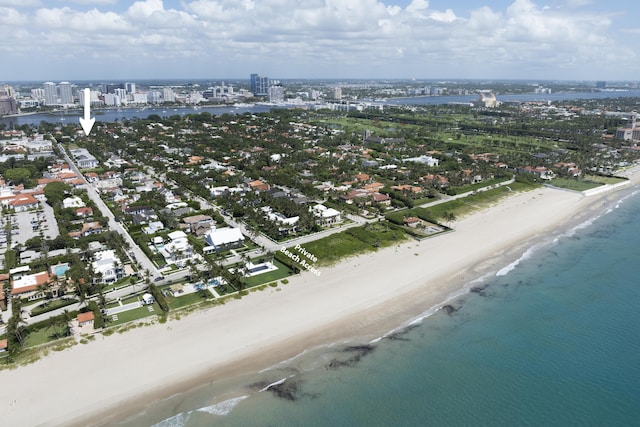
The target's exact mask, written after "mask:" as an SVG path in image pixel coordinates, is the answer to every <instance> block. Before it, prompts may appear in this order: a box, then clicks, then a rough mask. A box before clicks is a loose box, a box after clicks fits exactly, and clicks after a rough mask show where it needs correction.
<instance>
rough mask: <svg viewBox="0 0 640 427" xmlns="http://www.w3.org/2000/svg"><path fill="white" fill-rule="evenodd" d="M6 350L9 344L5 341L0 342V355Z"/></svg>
mask: <svg viewBox="0 0 640 427" xmlns="http://www.w3.org/2000/svg"><path fill="white" fill-rule="evenodd" d="M8 348H9V344H8V342H7V340H0V353H2V352H4V351H7V349H8Z"/></svg>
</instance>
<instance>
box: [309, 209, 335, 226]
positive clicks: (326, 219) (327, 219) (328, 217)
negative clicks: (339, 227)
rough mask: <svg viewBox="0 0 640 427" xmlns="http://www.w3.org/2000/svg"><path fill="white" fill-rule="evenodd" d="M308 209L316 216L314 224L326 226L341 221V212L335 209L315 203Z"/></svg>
mask: <svg viewBox="0 0 640 427" xmlns="http://www.w3.org/2000/svg"><path fill="white" fill-rule="evenodd" d="M309 210H310V211H311V213H312V214H313V215H314V216H315V217H316V224H318V225H321V226H323V227H328V226H331V225H335V224H339V223H341V222H342V214H340V211H338V210H336V209H333V208H328V207H326V206H325V205H321V204H317V205H315V206H312V207H311V208H310V209H309Z"/></svg>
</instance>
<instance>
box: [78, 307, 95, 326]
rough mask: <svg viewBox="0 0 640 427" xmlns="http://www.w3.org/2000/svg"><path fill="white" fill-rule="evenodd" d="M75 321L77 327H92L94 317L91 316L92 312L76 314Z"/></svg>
mask: <svg viewBox="0 0 640 427" xmlns="http://www.w3.org/2000/svg"><path fill="white" fill-rule="evenodd" d="M77 320H78V325H79V326H88V325H93V321H94V320H95V316H94V315H93V311H87V312H86V313H78V317H77Z"/></svg>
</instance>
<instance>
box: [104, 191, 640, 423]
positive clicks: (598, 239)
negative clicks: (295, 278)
mask: <svg viewBox="0 0 640 427" xmlns="http://www.w3.org/2000/svg"><path fill="white" fill-rule="evenodd" d="M631 191H632V190H628V194H627V195H626V197H625V198H624V199H622V200H621V201H620V202H618V203H616V204H614V205H612V206H611V208H610V209H609V210H608V211H607V212H606V213H601V214H600V215H599V216H598V217H596V218H592V219H590V220H588V221H586V222H584V223H582V224H580V225H579V226H577V227H575V228H573V229H571V230H568V231H565V232H563V233H562V234H558V235H552V236H549V237H548V238H547V239H546V240H545V241H543V242H537V243H536V245H535V246H533V247H531V248H530V249H529V250H528V251H527V252H526V253H525V254H524V255H523V256H522V257H521V258H520V259H519V260H518V261H516V262H514V263H512V264H509V265H503V266H500V268H499V269H496V272H494V273H492V274H491V275H490V276H487V277H485V278H484V279H482V280H479V281H476V282H474V283H472V284H471V285H470V287H469V288H470V291H469V292H468V293H465V294H463V295H461V296H459V297H457V298H456V299H454V300H451V301H449V303H448V305H447V306H446V307H444V308H443V309H441V310H439V311H437V312H436V313H435V314H433V315H430V316H425V317H423V318H418V319H414V320H413V321H412V322H411V321H409V320H410V319H407V320H408V322H407V323H406V324H405V326H403V327H400V328H399V329H397V330H395V331H392V332H389V333H387V334H386V335H385V336H384V337H383V338H382V339H380V340H376V341H375V342H371V343H367V342H365V343H362V342H358V341H355V340H354V341H349V342H343V343H337V344H334V345H332V346H331V347H330V348H323V349H315V350H312V351H309V352H306V353H304V354H302V355H301V356H299V357H297V358H295V359H293V360H290V361H287V362H285V363H282V364H280V365H278V366H275V367H273V368H271V369H268V370H266V371H263V372H261V373H257V374H248V375H247V376H245V377H242V378H236V379H234V380H233V381H229V382H227V383H213V384H208V385H204V386H201V387H199V388H197V389H194V390H190V391H187V392H185V393H182V394H178V395H175V396H172V397H171V398H168V399H166V400H163V401H161V402H157V403H155V404H153V405H151V406H149V407H148V408H147V410H146V411H145V412H144V413H141V414H137V415H135V416H134V417H132V418H130V419H128V420H125V421H122V422H120V423H118V424H115V425H118V426H145V425H148V426H157V427H165V426H187V427H204V426H253V425H256V426H327V425H331V426H387V425H395V426H415V425H434V426H435V425H438V426H441V425H447V426H469V425H473V426H485V425H486V426H513V425H518V426H524V425H526V426H550V425H554V426H555V425H562V426H573V425H575V426H631V425H640V316H639V311H640V309H639V307H640V251H639V250H638V249H639V245H638V242H640V193H638V192H636V193H631ZM614 206H615V207H614ZM498 270H499V271H498Z"/></svg>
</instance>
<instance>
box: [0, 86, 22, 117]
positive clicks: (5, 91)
mask: <svg viewBox="0 0 640 427" xmlns="http://www.w3.org/2000/svg"><path fill="white" fill-rule="evenodd" d="M17 112H18V106H17V104H16V99H15V91H14V90H13V88H12V87H11V86H8V85H4V86H2V87H0V115H3V114H16V113H17Z"/></svg>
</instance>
